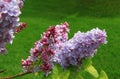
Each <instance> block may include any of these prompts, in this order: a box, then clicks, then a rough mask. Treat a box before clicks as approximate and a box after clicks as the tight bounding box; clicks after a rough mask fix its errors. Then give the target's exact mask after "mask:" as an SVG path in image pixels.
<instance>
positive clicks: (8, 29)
mask: <svg viewBox="0 0 120 79" xmlns="http://www.w3.org/2000/svg"><path fill="white" fill-rule="evenodd" d="M23 3H24V0H0V53H1V54H5V53H6V51H7V50H6V48H5V45H6V44H9V43H12V41H13V38H14V33H15V31H16V28H17V26H19V15H20V14H21V11H20V9H21V8H22V6H23Z"/></svg>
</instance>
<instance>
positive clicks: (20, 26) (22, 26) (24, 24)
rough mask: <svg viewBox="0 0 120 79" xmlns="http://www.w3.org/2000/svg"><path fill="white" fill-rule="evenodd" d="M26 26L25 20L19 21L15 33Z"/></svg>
mask: <svg viewBox="0 0 120 79" xmlns="http://www.w3.org/2000/svg"><path fill="white" fill-rule="evenodd" d="M25 28H26V23H25V22H21V23H20V25H19V26H18V27H17V28H16V31H15V33H19V32H20V31H21V30H23V29H25Z"/></svg>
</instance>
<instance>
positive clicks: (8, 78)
mask: <svg viewBox="0 0 120 79" xmlns="http://www.w3.org/2000/svg"><path fill="white" fill-rule="evenodd" d="M30 73H32V72H25V73H19V74H16V75H13V76H8V77H4V78H0V79H13V78H17V77H20V76H24V75H27V74H30Z"/></svg>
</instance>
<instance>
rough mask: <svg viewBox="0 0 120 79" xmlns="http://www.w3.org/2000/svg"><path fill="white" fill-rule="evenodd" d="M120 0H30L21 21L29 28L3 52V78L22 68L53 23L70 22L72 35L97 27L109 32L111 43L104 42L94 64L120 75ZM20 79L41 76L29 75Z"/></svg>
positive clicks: (112, 78)
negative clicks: (36, 43) (35, 44)
mask: <svg viewBox="0 0 120 79" xmlns="http://www.w3.org/2000/svg"><path fill="white" fill-rule="evenodd" d="M119 4H120V0H26V1H25V5H24V7H23V9H22V15H21V21H24V22H26V23H27V28H26V29H25V30H23V31H21V32H20V33H19V34H17V35H16V37H15V39H14V42H13V44H12V45H7V49H8V54H7V55H5V56H2V55H0V69H7V71H6V72H4V73H0V77H4V76H9V75H14V74H16V73H19V72H21V71H22V66H21V59H26V58H27V56H28V55H30V54H29V50H30V49H31V48H32V47H33V45H34V42H35V41H37V40H39V39H40V35H41V34H42V33H43V32H44V31H45V30H46V29H47V28H48V27H49V26H50V25H56V24H60V23H63V22H65V21H67V22H68V23H69V24H70V33H69V37H70V38H71V37H72V36H73V34H74V33H76V32H77V31H78V30H80V31H82V32H83V31H87V30H90V29H92V28H95V27H99V28H100V29H105V30H106V32H107V35H108V37H107V40H108V44H107V45H102V46H101V48H99V49H98V53H97V54H96V55H95V56H94V58H93V59H92V60H93V65H94V66H95V68H96V69H98V70H99V71H100V70H101V69H103V70H105V71H106V73H107V74H108V77H109V79H119V78H120V69H119V68H120V61H119V59H120V52H119V49H120V46H119V45H120V42H119V41H120V32H119V29H120V5H119ZM16 79H41V78H40V76H34V74H29V75H26V76H23V77H20V78H16Z"/></svg>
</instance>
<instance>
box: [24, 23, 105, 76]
mask: <svg viewBox="0 0 120 79" xmlns="http://www.w3.org/2000/svg"><path fill="white" fill-rule="evenodd" d="M68 26H69V25H68V23H66V22H65V23H63V24H61V25H56V26H52V27H50V28H48V29H47V31H46V32H45V33H44V34H43V35H42V38H41V40H39V41H37V42H35V45H34V48H32V49H31V50H30V55H31V56H28V58H27V59H26V60H23V61H22V66H23V70H24V71H26V72H27V71H31V72H35V71H36V69H39V70H42V71H44V72H45V74H46V75H48V74H49V73H50V71H51V70H52V69H53V67H54V63H58V64H60V65H61V66H62V67H63V68H66V67H68V66H70V65H75V66H81V64H82V59H84V58H88V57H93V56H94V54H95V53H96V52H97V48H99V47H100V44H106V43H107V42H106V37H107V35H106V32H105V31H104V30H100V29H98V28H96V29H93V30H91V31H88V32H86V33H82V32H80V31H79V32H77V33H76V34H75V35H74V36H73V38H71V39H70V40H68V32H69V28H68ZM28 62H32V63H30V64H29V63H28ZM39 70H38V71H39Z"/></svg>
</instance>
